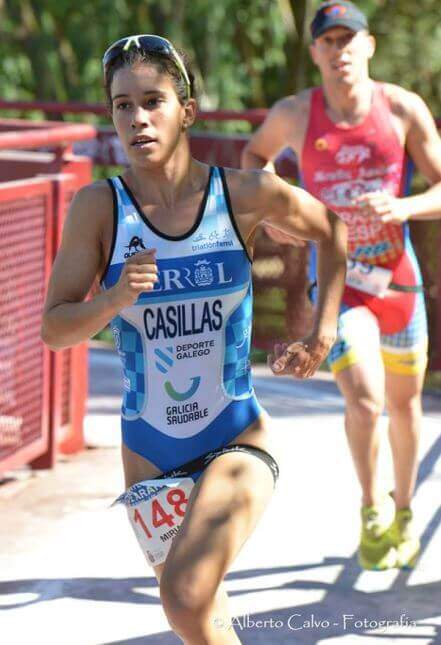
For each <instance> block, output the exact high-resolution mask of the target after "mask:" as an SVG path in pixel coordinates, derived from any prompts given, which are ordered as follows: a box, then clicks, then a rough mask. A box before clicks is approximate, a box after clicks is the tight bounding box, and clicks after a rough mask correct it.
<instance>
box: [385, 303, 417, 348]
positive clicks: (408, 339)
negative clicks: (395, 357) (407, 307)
mask: <svg viewBox="0 0 441 645" xmlns="http://www.w3.org/2000/svg"><path fill="white" fill-rule="evenodd" d="M426 339H427V315H426V307H425V303H424V295H423V294H422V293H418V294H417V297H416V300H415V311H414V312H413V316H412V318H411V319H410V322H409V324H408V325H407V327H405V328H404V329H403V330H402V331H400V332H398V333H396V334H390V335H387V334H382V335H381V337H380V342H381V346H382V347H384V348H385V349H386V348H388V347H394V348H403V349H405V350H409V349H411V348H412V347H417V346H419V345H423V344H424V343H425V341H426Z"/></svg>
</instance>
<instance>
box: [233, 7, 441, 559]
mask: <svg viewBox="0 0 441 645" xmlns="http://www.w3.org/2000/svg"><path fill="white" fill-rule="evenodd" d="M311 34H312V39H313V40H312V44H311V46H310V52H311V56H312V59H313V61H314V63H315V64H316V65H317V67H318V68H319V70H320V73H321V76H322V86H321V87H316V88H312V89H307V90H305V91H303V92H301V93H299V94H298V95H296V96H288V97H286V98H283V99H282V100H280V101H278V102H277V103H276V104H275V105H274V107H273V108H272V110H271V111H270V113H269V115H268V117H267V119H266V120H265V122H264V124H263V125H262V126H261V127H260V128H259V129H258V130H257V132H256V133H255V134H254V136H253V137H252V139H251V141H250V142H249V144H248V145H247V147H246V148H245V150H244V154H243V166H244V167H246V168H263V167H265V168H266V169H273V168H274V166H273V165H272V161H273V160H274V159H275V158H276V157H277V156H278V154H279V153H280V151H281V150H283V149H284V148H286V147H290V148H292V149H293V150H294V151H295V153H296V155H297V160H298V164H299V167H300V174H301V180H302V183H303V185H304V187H305V188H306V189H307V190H308V191H309V192H310V193H312V194H313V195H315V196H316V197H318V198H319V199H320V200H321V201H322V202H324V203H325V204H326V205H327V206H328V207H329V208H331V209H332V210H333V211H334V212H336V213H337V214H338V215H339V216H340V217H341V218H342V219H343V220H344V221H345V222H346V223H347V226H348V236H349V246H348V255H349V256H350V257H351V258H352V260H353V261H352V262H350V263H349V266H348V277H347V282H346V285H347V286H346V289H345V294H344V298H343V305H342V308H341V312H340V322H339V335H338V338H337V342H336V343H335V345H334V347H333V349H332V351H331V353H330V355H329V358H328V360H329V363H330V366H331V369H332V371H333V373H334V374H335V378H336V381H337V384H338V386H339V388H340V390H341V392H342V394H343V396H344V397H345V402H346V414H345V428H346V433H347V438H348V442H349V447H350V450H351V453H352V458H353V461H354V464H355V468H356V471H357V475H358V479H359V481H360V484H361V488H362V495H363V496H362V509H361V517H362V531H361V543H360V549H359V561H360V564H361V566H363V567H364V568H367V569H384V568H389V567H393V566H398V567H406V566H412V565H413V564H414V562H415V559H416V557H417V554H418V551H419V540H418V538H417V536H416V534H415V530H414V527H413V525H412V511H411V509H410V503H411V497H412V494H413V490H414V486H415V479H416V472H417V452H418V440H419V434H420V426H421V417H422V409H421V391H422V385H423V377H424V371H425V367H426V363H427V325H426V314H425V307H424V296H423V287H422V283H421V276H420V272H419V269H418V264H417V261H416V258H415V254H414V252H413V249H412V245H411V242H410V239H409V232H408V227H407V224H406V222H407V220H408V219H413V220H415V219H417V220H425V219H431V218H435V217H440V216H441V141H440V138H439V136H438V133H437V129H436V126H435V123H434V120H433V118H432V116H431V114H430V112H429V110H428V108H427V106H426V105H425V103H424V101H423V100H422V99H421V98H420V97H419V96H417V95H416V94H414V93H413V92H409V91H407V90H405V89H403V88H401V87H398V86H397V85H392V84H389V83H379V82H376V81H374V80H372V79H371V78H370V77H369V69H368V66H369V61H370V59H371V58H372V56H373V54H374V51H375V40H374V37H373V36H372V35H371V34H370V33H369V31H368V23H367V20H366V17H365V16H364V14H363V13H362V12H361V11H360V10H359V9H358V8H357V7H356V6H355V5H354V4H352V3H351V2H346V1H343V0H342V1H341V2H335V1H333V2H326V3H324V4H322V5H320V7H319V8H318V10H317V12H316V14H315V16H314V19H313V21H312V23H311ZM406 153H408V154H409V155H410V156H411V158H412V159H413V161H414V162H415V164H416V166H417V168H418V169H419V170H420V171H421V173H422V174H423V175H424V176H425V178H426V179H427V180H428V182H429V184H431V187H430V188H429V189H428V190H426V191H425V192H423V193H421V194H419V195H415V196H413V197H407V196H405V194H406V189H407V187H408V184H409V176H408V164H407V160H406ZM273 237H274V235H273ZM275 237H277V231H276V233H275ZM282 238H283V236H282ZM277 239H279V241H282V240H280V236H279V237H278V238H277ZM284 240H285V241H286V237H285V238H284ZM385 403H386V406H387V410H388V413H389V422H390V424H389V437H390V443H391V448H392V454H393V461H394V472H395V490H394V493H393V499H394V501H395V517H394V516H393V510H394V509H393V506H392V504H391V498H389V497H387V496H382V495H381V492H380V491H379V490H378V488H377V486H376V463H377V452H378V435H377V432H376V429H377V422H378V418H379V416H380V415H381V413H382V410H383V407H384V404H385Z"/></svg>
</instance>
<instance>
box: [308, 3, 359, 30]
mask: <svg viewBox="0 0 441 645" xmlns="http://www.w3.org/2000/svg"><path fill="white" fill-rule="evenodd" d="M332 27H347V28H348V29H350V30H351V31H361V30H362V29H369V26H368V21H367V19H366V16H365V15H364V13H363V12H362V11H360V9H358V7H356V6H355V5H354V4H352V2H348V1H347V0H341V2H338V0H334V1H333V2H325V3H323V4H321V5H320V7H319V8H318V10H317V13H316V14H315V16H314V19H313V21H312V22H311V35H312V37H313V38H314V39H315V38H318V37H319V36H321V35H322V34H323V33H324V32H325V31H327V30H328V29H332Z"/></svg>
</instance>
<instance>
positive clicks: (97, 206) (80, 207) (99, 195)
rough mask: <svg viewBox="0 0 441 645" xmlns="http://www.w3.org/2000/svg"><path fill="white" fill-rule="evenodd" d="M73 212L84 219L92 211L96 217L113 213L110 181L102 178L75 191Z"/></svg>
mask: <svg viewBox="0 0 441 645" xmlns="http://www.w3.org/2000/svg"><path fill="white" fill-rule="evenodd" d="M71 212H73V213H74V214H75V217H80V218H82V219H87V218H88V217H89V216H90V215H92V213H93V215H94V218H99V217H100V216H102V217H104V218H105V217H106V216H108V215H112V213H113V195H112V189H111V188H110V185H109V182H108V181H107V180H106V179H100V180H98V181H94V182H92V183H91V184H86V185H85V186H82V187H81V188H80V189H79V190H78V191H77V192H76V193H75V197H74V200H73V203H72V207H71Z"/></svg>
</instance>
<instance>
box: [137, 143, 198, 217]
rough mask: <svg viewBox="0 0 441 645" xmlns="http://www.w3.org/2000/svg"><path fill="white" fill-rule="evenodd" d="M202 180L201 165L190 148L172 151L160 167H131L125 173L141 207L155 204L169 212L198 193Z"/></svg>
mask: <svg viewBox="0 0 441 645" xmlns="http://www.w3.org/2000/svg"><path fill="white" fill-rule="evenodd" d="M185 148H187V149H185ZM205 178H206V170H205V168H204V165H203V164H201V163H199V162H198V161H196V160H195V159H193V158H192V156H191V154H190V148H189V146H186V147H182V148H181V149H178V150H175V152H174V153H173V156H172V157H171V158H170V159H169V160H168V161H167V162H166V163H165V164H164V165H163V166H161V167H154V166H153V167H150V168H146V167H143V166H133V165H132V166H130V168H129V169H128V170H127V173H126V179H127V180H128V183H129V184H130V185H131V187H132V188H133V189H134V192H135V193H136V195H137V197H138V199H139V201H140V202H141V203H147V202H148V203H150V204H151V203H154V204H156V205H157V206H159V207H163V208H164V209H168V210H173V207H174V205H175V204H176V203H177V202H179V201H180V200H181V199H185V198H186V197H187V196H188V195H189V194H191V193H193V192H196V191H197V190H199V188H200V186H201V183H202V182H203V180H204V179H205Z"/></svg>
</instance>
